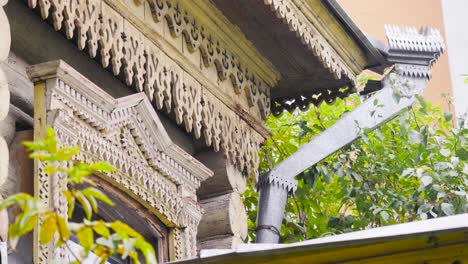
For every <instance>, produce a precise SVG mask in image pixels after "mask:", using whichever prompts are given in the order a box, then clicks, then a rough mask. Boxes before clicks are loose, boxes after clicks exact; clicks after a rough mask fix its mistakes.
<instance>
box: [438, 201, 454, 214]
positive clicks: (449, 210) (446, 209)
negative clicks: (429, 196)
mask: <svg viewBox="0 0 468 264" xmlns="http://www.w3.org/2000/svg"><path fill="white" fill-rule="evenodd" d="M440 208H441V209H442V212H444V214H445V215H453V214H454V208H453V205H452V204H449V203H443V204H441V205H440Z"/></svg>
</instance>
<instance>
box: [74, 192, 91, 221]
mask: <svg viewBox="0 0 468 264" xmlns="http://www.w3.org/2000/svg"><path fill="white" fill-rule="evenodd" d="M75 197H76V199H77V200H78V202H80V204H81V206H82V207H83V210H84V211H85V214H86V219H88V220H91V216H92V208H91V204H90V203H89V201H88V199H86V197H85V196H84V195H83V193H82V192H81V191H76V192H75Z"/></svg>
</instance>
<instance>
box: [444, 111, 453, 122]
mask: <svg viewBox="0 0 468 264" xmlns="http://www.w3.org/2000/svg"><path fill="white" fill-rule="evenodd" d="M452 118H453V114H452V113H450V112H449V111H445V112H444V119H445V121H447V122H449V121H452Z"/></svg>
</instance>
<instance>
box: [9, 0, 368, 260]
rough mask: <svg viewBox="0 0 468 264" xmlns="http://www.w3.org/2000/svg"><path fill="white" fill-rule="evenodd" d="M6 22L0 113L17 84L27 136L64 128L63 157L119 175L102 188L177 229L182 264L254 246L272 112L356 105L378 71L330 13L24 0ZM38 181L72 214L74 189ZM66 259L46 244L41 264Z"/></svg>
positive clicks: (174, 238)
mask: <svg viewBox="0 0 468 264" xmlns="http://www.w3.org/2000/svg"><path fill="white" fill-rule="evenodd" d="M5 2H6V1H1V0H0V4H5ZM4 9H5V10H6V13H7V15H8V16H9V23H10V24H11V27H12V29H13V30H12V31H11V34H10V32H9V28H8V20H7V18H6V16H5V14H4V12H3V9H1V8H0V22H1V23H0V34H1V37H2V38H1V39H0V61H1V60H5V59H6V58H7V54H8V52H9V39H10V37H11V39H12V43H13V50H12V52H10V57H9V61H8V62H6V63H4V64H3V65H2V68H3V69H5V72H6V73H7V76H6V77H4V76H3V75H2V71H1V70H0V100H5V102H7V101H9V99H8V97H7V96H4V94H8V93H9V92H8V85H6V83H5V80H8V82H10V83H11V85H10V92H11V93H12V99H11V105H12V107H14V109H17V110H18V111H17V114H16V115H14V117H13V119H14V120H16V123H17V124H18V127H17V128H16V130H20V128H21V129H33V130H34V136H35V138H41V137H42V135H43V133H44V131H45V128H46V127H47V126H51V127H53V128H54V129H55V130H56V131H57V134H58V136H59V139H60V143H61V144H63V145H80V146H81V147H82V149H83V152H82V154H81V155H80V156H79V157H78V158H77V161H84V162H90V161H97V160H105V161H108V162H109V163H111V164H112V165H114V166H115V167H117V168H118V170H117V172H115V173H113V174H108V175H97V176H98V177H99V178H102V180H104V181H106V182H110V183H112V184H113V185H114V186H116V188H117V189H119V190H120V191H123V192H124V193H125V194H126V195H127V196H128V199H129V201H130V199H132V201H133V200H134V201H136V202H137V203H139V204H141V205H142V206H143V207H144V208H146V209H147V210H148V212H149V213H151V214H152V215H154V216H155V217H157V219H159V221H161V222H162V223H163V224H164V225H165V226H166V227H167V229H168V230H169V240H170V241H169V242H170V243H169V252H170V254H169V255H170V260H177V259H183V258H187V257H191V256H194V255H195V254H196V252H197V249H200V248H211V247H225V248H231V247H235V246H236V245H238V244H239V243H242V241H243V239H244V238H245V236H246V232H247V220H246V215H245V210H244V208H243V205H242V200H241V198H240V194H241V193H242V192H243V190H244V189H245V178H244V177H246V176H254V177H256V176H257V168H258V164H259V158H258V150H259V148H260V146H261V144H262V143H263V141H264V140H265V139H266V138H267V137H268V136H269V135H270V132H269V131H268V130H267V129H266V128H265V126H264V121H265V120H266V119H267V118H268V116H269V115H270V112H273V113H274V114H280V113H281V112H282V111H283V110H284V109H287V110H290V111H291V110H294V109H296V108H297V107H299V108H300V109H305V108H307V106H308V105H309V104H310V103H311V102H312V103H319V102H320V101H321V100H331V99H333V98H335V97H336V96H345V95H346V94H347V93H349V92H352V91H353V88H352V87H353V84H354V83H355V79H356V75H357V74H359V73H360V72H361V71H362V70H363V69H364V68H366V67H367V66H369V65H371V64H373V63H374V61H375V58H373V57H371V56H370V55H369V54H374V53H375V50H372V51H369V50H368V49H367V48H366V47H368V46H366V45H363V43H362V42H363V41H364V40H362V39H359V38H356V34H352V32H350V31H349V30H348V29H347V27H345V26H344V25H343V24H342V21H340V20H339V19H338V18H337V17H335V16H334V15H333V14H332V12H331V11H330V10H329V9H328V7H327V5H326V4H324V3H323V1H319V0H309V1H305V0H265V1H260V0H248V1H247V0H239V1H228V0H211V1H210V0H200V1H185V0H12V1H9V3H8V4H7V5H6V6H5V7H4ZM3 21H5V22H4V23H3ZM5 25H6V26H5ZM4 36H5V37H4ZM364 44H366V43H364ZM31 65H33V66H31ZM343 86H349V87H350V89H349V90H348V92H347V93H343V94H340V93H339V88H341V87H343ZM33 91H34V92H33ZM317 93H320V94H322V95H321V97H319V98H318V99H317V98H316V97H312V95H313V94H317ZM33 98H34V99H33ZM33 101H34V103H33ZM0 102H3V101H0ZM8 106H9V104H8V103H0V120H2V119H3V118H4V117H6V116H7V114H8ZM11 113H12V112H11V111H10V116H11V115H12V114H11ZM31 116H34V122H35V123H34V127H32V125H31V124H30V121H28V120H30V118H31ZM0 122H1V121H0ZM12 129H13V130H15V129H14V127H13V128H12ZM10 130H11V129H10ZM2 144H3V141H2V138H1V137H0V153H5V150H6V149H7V148H8V147H7V145H8V144H3V145H2ZM4 164H7V165H6V166H8V160H7V159H6V158H4V156H3V154H0V186H1V185H2V184H3V183H4V182H2V179H4V178H7V177H10V178H11V177H14V176H12V175H8V173H7V172H6V170H4V168H5V166H4ZM34 173H35V176H36V178H35V179H34V183H30V184H31V185H32V184H35V186H36V188H35V190H34V191H35V194H36V195H37V196H38V197H40V198H42V199H44V200H45V201H46V202H48V203H56V205H57V206H58V207H59V208H61V209H62V210H64V212H65V211H66V208H65V203H64V201H63V197H61V196H60V194H59V193H58V192H57V191H58V190H60V189H64V188H66V186H64V185H63V184H62V185H61V184H60V180H59V179H58V178H57V179H55V178H52V179H50V178H47V177H46V176H45V175H44V173H43V172H42V170H41V164H39V163H37V164H35V172H34ZM57 177H61V176H60V175H57ZM52 187H54V188H52ZM0 190H1V188H0ZM0 194H1V193H0ZM0 231H1V225H0ZM0 235H2V234H1V233H0ZM36 240H37V236H36ZM54 257H63V258H66V256H65V255H64V254H63V252H61V251H60V250H59V251H56V252H53V251H51V249H50V247H49V246H48V245H41V244H39V241H38V240H37V241H35V244H34V262H35V263H48V262H49V261H50V259H52V258H54Z"/></svg>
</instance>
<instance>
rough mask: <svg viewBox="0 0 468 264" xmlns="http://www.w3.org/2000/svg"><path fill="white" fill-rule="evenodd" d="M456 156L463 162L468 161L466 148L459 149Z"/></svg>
mask: <svg viewBox="0 0 468 264" xmlns="http://www.w3.org/2000/svg"><path fill="white" fill-rule="evenodd" d="M455 154H456V155H457V157H459V158H460V159H461V160H463V161H468V151H466V149H464V148H459V149H457V150H456V152H455Z"/></svg>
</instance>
